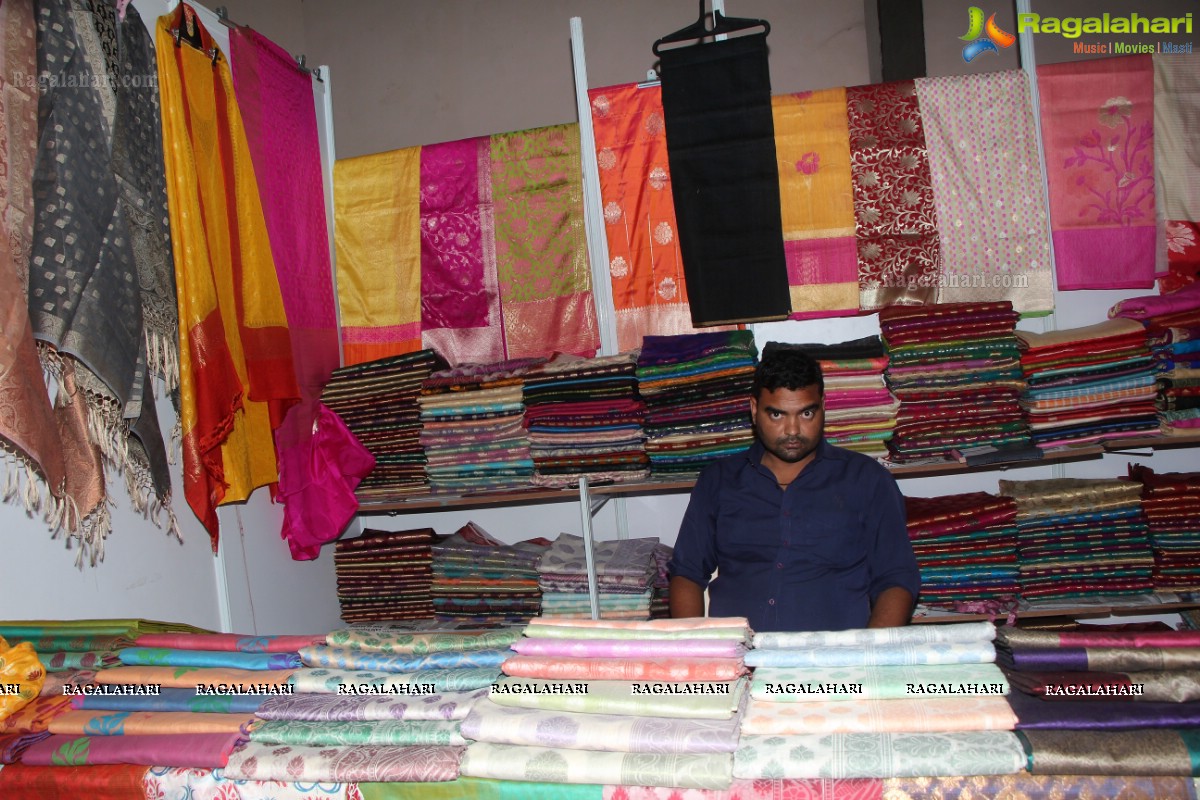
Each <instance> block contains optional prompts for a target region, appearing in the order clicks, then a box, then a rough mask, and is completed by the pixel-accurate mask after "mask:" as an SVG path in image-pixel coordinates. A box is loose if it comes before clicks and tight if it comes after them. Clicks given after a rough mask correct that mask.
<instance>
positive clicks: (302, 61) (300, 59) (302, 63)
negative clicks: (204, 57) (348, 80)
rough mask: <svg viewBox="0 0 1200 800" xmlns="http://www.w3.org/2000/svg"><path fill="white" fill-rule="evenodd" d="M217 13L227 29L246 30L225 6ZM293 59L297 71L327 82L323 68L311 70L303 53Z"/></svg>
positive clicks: (218, 9)
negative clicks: (233, 18)
mask: <svg viewBox="0 0 1200 800" xmlns="http://www.w3.org/2000/svg"><path fill="white" fill-rule="evenodd" d="M216 13H217V19H218V20H219V21H220V22H221V24H222V25H224V26H225V27H226V28H244V27H245V26H244V25H241V24H239V23H237V22H234V21H233V20H231V19H230V18H229V9H228V8H226V7H225V6H217V8H216ZM292 58H294V59H295V60H296V69H298V70H300V71H301V72H303V73H305V74H308V75H311V76H313V77H314V78H316V79H317V80H319V81H321V83H324V82H325V80H324V79H323V78H322V77H321V68H320V67H317V68H316V69H309V68H308V65H307V60H308V59H307V58H306V57H305V55H304V54H303V53H301V54H300V55H298V56H292Z"/></svg>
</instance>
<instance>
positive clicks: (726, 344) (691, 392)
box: [637, 331, 758, 477]
mask: <svg viewBox="0 0 1200 800" xmlns="http://www.w3.org/2000/svg"><path fill="white" fill-rule="evenodd" d="M757 355H758V351H757V349H756V348H755V346H754V334H753V333H752V332H750V331H730V332H727V333H696V334H690V335H684V336H647V337H646V338H645V339H644V340H643V341H642V350H641V353H640V354H639V355H638V361H637V377H638V392H639V393H640V394H641V396H642V399H643V400H645V402H646V421H645V426H644V427H645V431H646V453H647V455H649V456H650V472H651V473H652V474H653V475H655V476H660V477H689V476H694V475H696V474H697V473H698V472H699V471H700V470H701V469H702V468H703V467H704V466H705V465H706V464H708V463H709V462H710V461H714V460H715V459H718V458H720V457H722V456H726V455H729V454H731V453H736V452H738V451H740V450H745V449H746V448H747V447H749V445H750V442H751V440H752V439H753V438H754V432H753V428H752V426H751V423H750V413H749V412H750V386H751V383H752V382H753V380H754V366H755V360H756V357H757Z"/></svg>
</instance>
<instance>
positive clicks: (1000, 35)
mask: <svg viewBox="0 0 1200 800" xmlns="http://www.w3.org/2000/svg"><path fill="white" fill-rule="evenodd" d="M958 38H959V39H961V40H962V41H964V42H969V44H968V45H967V46H966V47H964V48H963V61H966V62H967V63H968V64H970V63H971V62H972V61H974V60H975V56H977V55H979V54H980V53H986V52H988V51H989V50H990V51H991V52H993V53H999V52H1000V48H1001V47H1011V46H1012V43H1013V42H1015V41H1016V40H1017V37H1016V36H1013V35H1012V34H1011V33H1009V32H1008V31H1006V30H1004V29H1002V28H1001V27H1000V26H999V25H997V24H996V15H995V14H992V15H991V16H990V17H988V18H987V22H986V23H985V22H984V21H983V9H981V8H980V7H979V6H971V7H970V8H968V9H967V32H966V33H965V34H963V35H962V36H960V37H958Z"/></svg>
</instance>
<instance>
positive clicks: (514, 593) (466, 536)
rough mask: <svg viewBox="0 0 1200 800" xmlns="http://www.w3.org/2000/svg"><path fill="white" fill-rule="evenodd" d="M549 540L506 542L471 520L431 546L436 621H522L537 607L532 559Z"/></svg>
mask: <svg viewBox="0 0 1200 800" xmlns="http://www.w3.org/2000/svg"><path fill="white" fill-rule="evenodd" d="M548 544H549V542H545V540H537V541H533V542H522V543H519V544H516V545H506V544H504V543H503V542H501V541H499V540H497V539H495V538H494V537H492V536H491V535H490V534H488V533H487V531H485V530H483V529H482V528H480V527H479V526H478V525H476V524H475V523H473V522H469V523H467V524H466V525H465V526H463V527H462V528H460V529H459V530H458V531H457V532H455V533H454V534H453V535H452V536H447V537H444V538H442V539H440V540H439V541H438V542H437V543H436V544H434V545H433V589H432V591H433V608H434V612H435V615H436V616H437V618H438V619H450V620H455V619H457V620H471V621H475V622H489V623H494V622H503V623H513V624H516V623H520V624H524V623H525V622H526V621H527V620H528V619H529V618H530V617H535V616H537V615H538V613H539V612H540V611H541V608H542V592H541V589H539V588H538V571H537V565H538V561H539V560H540V559H541V557H542V554H543V553H545V551H546V546H547V545H548Z"/></svg>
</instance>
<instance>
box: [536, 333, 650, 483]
mask: <svg viewBox="0 0 1200 800" xmlns="http://www.w3.org/2000/svg"><path fill="white" fill-rule="evenodd" d="M636 367H637V356H636V355H635V354H633V353H626V354H622V355H615V356H603V357H599V358H589V359H584V358H579V357H576V356H569V355H558V356H556V357H555V358H553V359H551V360H550V361H549V362H547V363H546V364H543V365H542V366H540V367H536V368H534V369H532V370H530V371H529V373H527V374H526V376H525V386H524V401H525V427H526V429H527V430H528V431H529V450H530V453H531V454H532V456H533V482H534V483H535V484H536V485H538V486H570V485H572V484H578V483H579V479H580V478H581V477H585V476H586V477H587V479H588V480H589V481H592V482H596V481H639V480H645V479H646V478H648V477H650V462H649V460H648V459H647V458H646V444H645V435H644V434H643V433H642V418H643V417H644V416H645V411H646V407H645V405H644V404H643V403H642V401H641V399H640V398H639V397H638V393H637V376H636V374H635V369H636Z"/></svg>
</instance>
